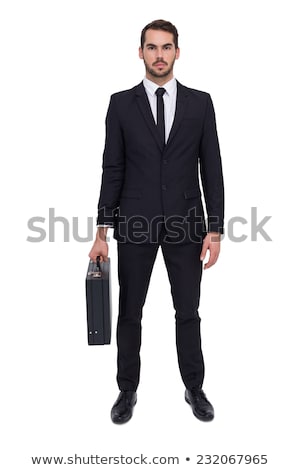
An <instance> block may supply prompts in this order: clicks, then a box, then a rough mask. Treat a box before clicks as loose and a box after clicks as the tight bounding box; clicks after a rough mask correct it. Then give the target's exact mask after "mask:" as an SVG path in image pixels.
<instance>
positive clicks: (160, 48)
mask: <svg viewBox="0 0 300 470" xmlns="http://www.w3.org/2000/svg"><path fill="white" fill-rule="evenodd" d="M156 54H157V59H162V58H163V48H162V47H158V48H157V51H156Z"/></svg>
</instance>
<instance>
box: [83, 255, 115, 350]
mask: <svg viewBox="0 0 300 470" xmlns="http://www.w3.org/2000/svg"><path fill="white" fill-rule="evenodd" d="M85 286H86V310H87V334H88V344H89V345H97V344H110V339H111V293H110V259H109V258H108V261H105V262H99V258H98V259H97V263H94V262H93V261H92V260H90V262H89V266H88V272H87V275H86V281H85Z"/></svg>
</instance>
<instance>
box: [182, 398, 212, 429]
mask: <svg viewBox="0 0 300 470" xmlns="http://www.w3.org/2000/svg"><path fill="white" fill-rule="evenodd" d="M184 398H185V401H186V402H187V403H188V404H189V405H190V407H191V408H192V412H193V415H194V416H196V418H197V419H199V420H200V421H204V422H206V423H207V422H209V421H212V420H213V419H214V416H208V417H205V416H199V415H197V413H195V411H194V410H193V407H192V405H191V402H190V400H189V399H188V398H187V397H186V396H184Z"/></svg>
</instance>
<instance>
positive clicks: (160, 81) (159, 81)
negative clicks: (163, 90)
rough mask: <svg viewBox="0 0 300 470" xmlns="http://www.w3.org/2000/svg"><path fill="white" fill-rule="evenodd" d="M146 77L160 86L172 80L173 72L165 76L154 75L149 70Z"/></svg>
mask: <svg viewBox="0 0 300 470" xmlns="http://www.w3.org/2000/svg"><path fill="white" fill-rule="evenodd" d="M146 78H148V80H151V82H153V83H155V84H156V85H158V86H164V85H165V84H166V83H167V82H169V81H170V80H172V78H173V73H170V74H169V75H166V76H165V77H153V75H151V74H149V73H148V72H147V73H146Z"/></svg>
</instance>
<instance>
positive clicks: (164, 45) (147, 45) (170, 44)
mask: <svg viewBox="0 0 300 470" xmlns="http://www.w3.org/2000/svg"><path fill="white" fill-rule="evenodd" d="M149 46H151V47H157V45H156V44H152V43H151V42H150V43H148V44H146V47H149ZM166 46H173V43H171V42H168V43H167V44H163V45H162V47H166Z"/></svg>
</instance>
